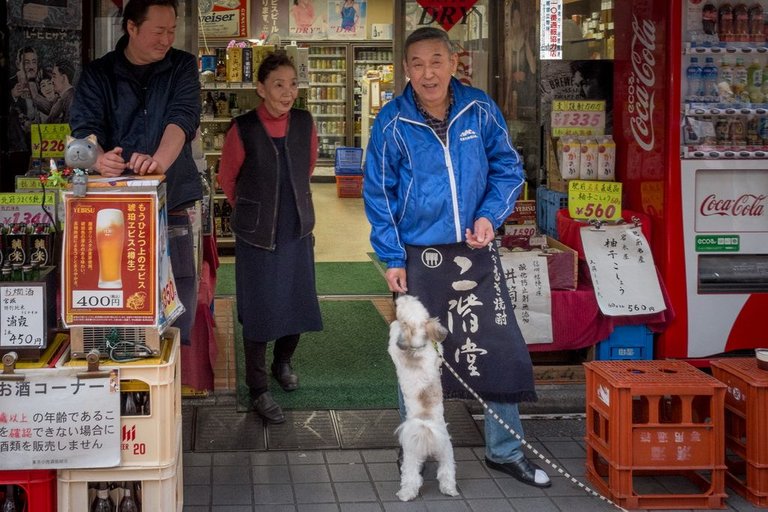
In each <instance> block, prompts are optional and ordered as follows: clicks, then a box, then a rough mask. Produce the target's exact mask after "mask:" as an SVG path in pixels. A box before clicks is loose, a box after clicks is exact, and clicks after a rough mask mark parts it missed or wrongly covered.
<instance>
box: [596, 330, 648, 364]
mask: <svg viewBox="0 0 768 512" xmlns="http://www.w3.org/2000/svg"><path fill="white" fill-rule="evenodd" d="M595 359H596V360H598V361H621V360H648V359H653V333H651V331H649V330H648V328H647V327H646V326H645V325H620V326H618V327H616V328H615V329H614V330H613V332H612V333H611V335H610V336H609V337H608V338H607V339H604V340H603V341H601V342H599V343H598V344H597V349H596V351H595Z"/></svg>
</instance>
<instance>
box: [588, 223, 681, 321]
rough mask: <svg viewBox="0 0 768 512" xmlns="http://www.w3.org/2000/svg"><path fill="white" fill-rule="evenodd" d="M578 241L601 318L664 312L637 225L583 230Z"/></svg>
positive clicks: (654, 276)
mask: <svg viewBox="0 0 768 512" xmlns="http://www.w3.org/2000/svg"><path fill="white" fill-rule="evenodd" d="M581 241H582V243H583V245H584V255H585V258H586V260H587V264H588V266H589V274H590V276H591V277H592V285H593V286H594V289H595V296H596V297H597V304H598V305H599V306H600V311H602V312H603V314H604V315H607V316H633V315H648V314H653V313H658V312H660V311H664V310H665V309H666V305H665V304H664V297H663V295H662V294H661V286H660V285H659V279H658V276H657V275H656V266H655V265H654V263H653V256H652V255H651V249H650V246H649V245H648V241H647V240H646V239H645V236H644V235H643V233H642V231H641V229H640V226H633V225H626V224H625V225H618V226H603V227H602V228H600V229H595V228H590V227H585V228H582V229H581Z"/></svg>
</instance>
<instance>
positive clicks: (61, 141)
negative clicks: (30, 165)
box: [30, 123, 71, 158]
mask: <svg viewBox="0 0 768 512" xmlns="http://www.w3.org/2000/svg"><path fill="white" fill-rule="evenodd" d="M70 132H71V130H70V129H69V125H68V124H66V123H62V124H33V125H32V129H31V130H30V134H31V136H32V154H33V155H34V156H36V157H40V156H42V157H43V158H64V146H65V141H66V139H67V135H69V134H70Z"/></svg>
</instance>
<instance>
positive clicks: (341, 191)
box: [336, 175, 363, 197]
mask: <svg viewBox="0 0 768 512" xmlns="http://www.w3.org/2000/svg"><path fill="white" fill-rule="evenodd" d="M336 194H337V195H338V196H339V197H362V195H363V177H362V176H361V175H355V176H342V175H337V176H336Z"/></svg>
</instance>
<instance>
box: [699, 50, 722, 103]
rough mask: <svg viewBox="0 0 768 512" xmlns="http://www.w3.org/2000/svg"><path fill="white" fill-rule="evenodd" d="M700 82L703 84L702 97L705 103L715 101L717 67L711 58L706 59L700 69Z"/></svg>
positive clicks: (716, 93)
mask: <svg viewBox="0 0 768 512" xmlns="http://www.w3.org/2000/svg"><path fill="white" fill-rule="evenodd" d="M701 75H702V81H703V82H704V97H705V100H706V101H717V99H718V96H719V94H718V92H717V66H715V60H714V59H713V58H712V57H707V58H706V60H705V63H704V67H703V68H701Z"/></svg>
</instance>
